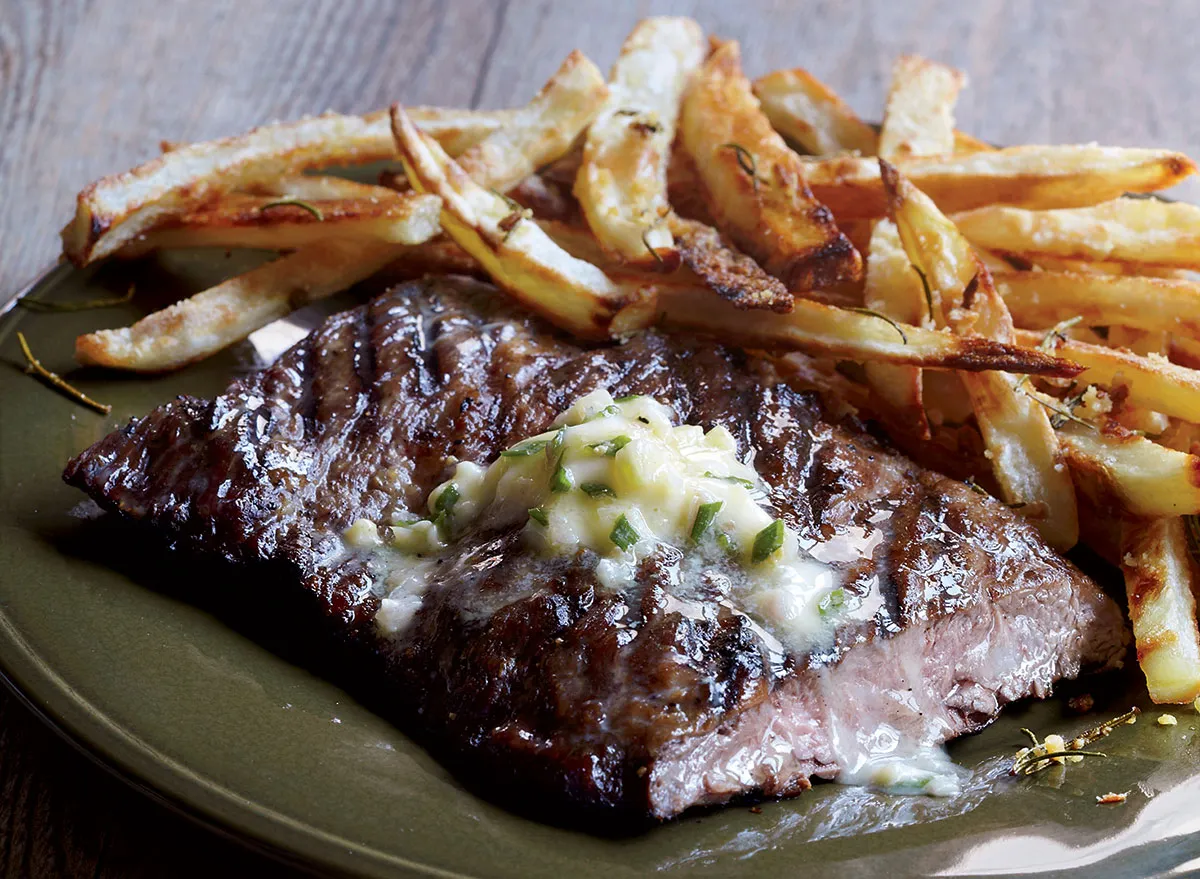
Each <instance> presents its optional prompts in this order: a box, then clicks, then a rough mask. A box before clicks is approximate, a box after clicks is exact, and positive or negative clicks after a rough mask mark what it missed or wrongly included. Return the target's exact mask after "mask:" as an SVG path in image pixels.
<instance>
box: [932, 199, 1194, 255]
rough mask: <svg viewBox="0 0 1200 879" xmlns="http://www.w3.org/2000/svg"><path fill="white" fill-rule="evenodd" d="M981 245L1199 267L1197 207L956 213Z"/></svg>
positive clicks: (1117, 202) (1161, 204)
mask: <svg viewBox="0 0 1200 879" xmlns="http://www.w3.org/2000/svg"><path fill="white" fill-rule="evenodd" d="M954 222H955V223H956V224H957V225H958V228H959V229H961V230H962V233H963V234H964V235H966V236H967V238H968V239H969V240H970V241H971V242H972V243H973V244H978V245H979V246H981V247H987V248H991V249H993V250H1001V251H1005V252H1008V253H1016V254H1020V255H1021V256H1023V257H1025V258H1027V259H1029V260H1031V261H1033V262H1035V263H1036V262H1039V259H1040V258H1041V257H1043V256H1055V257H1059V258H1064V259H1079V260H1089V261H1094V260H1106V261H1112V262H1116V263H1121V264H1126V265H1131V266H1137V267H1141V266H1168V267H1175V268H1185V269H1195V268H1200V207H1197V206H1196V205H1192V204H1185V203H1184V202H1167V201H1162V200H1161V199H1157V198H1118V199H1114V200H1113V201H1109V202H1104V203H1103V204H1098V205H1094V206H1092V207H1081V208H1070V209H1060V210H1048V211H1031V210H1024V209H1021V208H1014V207H1002V206H998V205H994V206H991V207H986V208H978V209H976V210H973V211H968V212H966V213H961V214H957V215H956V216H955V217H954Z"/></svg>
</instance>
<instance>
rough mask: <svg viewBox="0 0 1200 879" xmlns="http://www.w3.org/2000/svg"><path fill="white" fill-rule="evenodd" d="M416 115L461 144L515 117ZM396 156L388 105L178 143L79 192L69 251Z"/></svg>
mask: <svg viewBox="0 0 1200 879" xmlns="http://www.w3.org/2000/svg"><path fill="white" fill-rule="evenodd" d="M414 114H415V116H416V118H417V120H418V124H421V125H423V126H425V127H426V128H427V129H429V130H431V131H433V132H435V134H434V136H435V137H443V138H445V139H446V141H447V142H448V143H450V144H452V145H453V146H455V147H459V146H462V145H463V144H466V143H468V142H473V141H474V140H480V139H482V138H483V137H485V136H486V135H487V133H490V132H491V131H494V130H496V129H498V128H499V127H501V126H502V125H503V124H504V123H505V122H506V121H507V119H508V118H509V114H508V113H507V112H498V113H477V112H475V111H472V110H441V109H437V108H414ZM394 155H395V144H394V143H393V142H392V138H391V131H390V130H389V128H388V118H387V113H386V111H381V112H377V113H370V114H368V115H366V116H339V115H336V114H326V115H324V116H314V117H309V118H307V119H301V120H299V121H297V122H283V123H279V124H277V125H265V126H262V127H260V128H255V129H254V130H252V131H250V132H248V133H246V134H242V135H238V136H236V137H226V138H222V139H220V140H214V141H207V142H205V143H194V144H188V145H186V146H180V147H177V148H176V149H173V150H171V151H170V152H167V153H164V154H163V155H161V156H158V157H157V158H154V159H151V160H150V161H149V162H146V163H145V164H143V165H139V166H138V167H136V168H134V169H133V170H131V171H126V172H124V173H123V174H114V175H112V176H110V177H104V178H101V179H100V180H97V181H96V182H94V183H92V184H91V185H89V186H88V187H87V188H85V189H84V190H83V191H82V192H81V193H79V196H78V198H77V200H76V202H77V203H76V210H75V217H74V219H73V220H72V221H71V222H70V223H69V224H68V225H67V227H66V228H65V229H63V232H62V239H63V252H64V253H65V254H66V255H67V256H68V257H69V258H70V260H71V261H72V262H74V263H75V264H76V265H87V264H88V263H90V262H93V261H95V260H97V259H101V258H102V257H105V256H108V255H110V254H112V253H115V252H116V251H117V250H119V249H120V248H121V247H123V246H124V245H125V244H126V243H128V242H129V241H131V240H133V239H134V238H136V237H137V236H138V235H141V234H143V233H144V232H146V231H147V230H148V229H151V228H152V227H154V226H155V225H157V224H159V223H161V222H162V221H163V220H164V219H166V218H167V217H170V216H172V215H175V214H179V213H183V212H184V211H186V210H188V209H190V208H191V207H194V206H196V205H199V204H202V203H203V202H204V201H206V200H208V199H209V198H211V197H213V196H215V195H219V194H221V193H224V192H229V191H231V190H235V189H245V188H247V187H250V186H253V185H255V184H256V183H260V182H262V181H264V180H272V179H275V178H278V177H283V176H290V175H294V174H298V173H299V172H301V171H304V170H307V169H310V168H320V167H325V166H328V165H350V164H361V163H364V162H376V161H381V160H383V159H390V158H393V157H394Z"/></svg>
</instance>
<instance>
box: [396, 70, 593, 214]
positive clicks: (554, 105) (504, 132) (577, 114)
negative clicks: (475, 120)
mask: <svg viewBox="0 0 1200 879" xmlns="http://www.w3.org/2000/svg"><path fill="white" fill-rule="evenodd" d="M608 94H609V92H608V86H607V85H605V84H604V75H603V74H602V73H600V70H599V69H598V68H597V67H596V65H595V64H593V63H592V62H591V61H589V60H588V58H587V56H586V55H584V54H583V53H582V52H580V51H579V50H578V49H576V50H575V51H574V52H572V53H571V54H570V55H568V56H567V59H566V60H565V61H564V62H563V63H562V66H561V67H559V68H558V70H557V71H556V72H555V74H554V76H552V77H551V78H550V80H549V81H548V82H547V83H546V84H545V85H544V86H542V90H541V91H540V92H538V93H537V96H536V97H535V98H534V99H533V100H532V101H530V102H529V103H528V104H527V105H525V106H524V107H521V108H520V109H518V110H514V111H513V112H512V116H511V118H510V119H509V120H508V122H507V124H505V125H503V126H501V127H500V128H498V129H497V130H496V131H494V132H492V133H491V134H489V135H488V136H487V137H486V138H484V139H483V140H481V141H480V142H479V143H477V144H475V145H474V146H472V147H471V148H470V149H468V150H467V151H466V152H464V153H463V154H462V155H461V156H459V158H458V164H459V166H460V167H461V168H462V169H463V171H465V172H466V173H467V174H468V175H470V177H471V179H472V180H474V181H475V182H476V183H477V184H479V185H480V186H482V187H483V188H484V189H494V190H496V191H497V192H507V191H508V190H510V189H512V188H513V187H514V186H516V185H517V184H518V183H520V182H521V181H522V180H524V179H525V178H526V177H528V176H529V175H530V174H532V173H533V172H534V171H536V170H537V169H538V168H540V167H542V166H543V165H548V164H549V163H551V162H553V161H555V160H556V159H560V158H562V157H563V155H565V154H566V152H567V151H568V150H570V148H571V144H573V143H574V142H575V139H576V138H578V137H579V135H580V134H581V133H582V132H583V130H584V129H585V128H586V127H587V125H588V123H589V122H591V121H592V120H593V119H594V118H595V117H596V114H597V113H599V112H600V108H601V107H603V106H604V102H605V101H606V100H608ZM418 124H419V122H418Z"/></svg>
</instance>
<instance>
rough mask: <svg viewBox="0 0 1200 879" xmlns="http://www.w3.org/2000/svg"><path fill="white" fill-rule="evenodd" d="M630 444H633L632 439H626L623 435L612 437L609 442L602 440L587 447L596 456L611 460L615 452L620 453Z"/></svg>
mask: <svg viewBox="0 0 1200 879" xmlns="http://www.w3.org/2000/svg"><path fill="white" fill-rule="evenodd" d="M631 442H633V438H632V437H628V436H625V434H621V435H620V436H614V437H613V438H612V439H609V440H603V441H602V442H598V443H592V444H591V445H590V446H588V448H589V449H591V450H592V451H594V452H597V453H598V454H601V455H604V456H605V457H607V458H611V457H612V456H613V455H615V454H616V453H617V452H619V451H621V449H623V448H625V447H626V446H627V445H629V444H630V443H631Z"/></svg>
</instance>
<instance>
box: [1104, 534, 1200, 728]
mask: <svg viewBox="0 0 1200 879" xmlns="http://www.w3.org/2000/svg"><path fill="white" fill-rule="evenodd" d="M1121 571H1122V572H1123V573H1124V575H1125V590H1126V594H1127V595H1128V597H1129V622H1130V623H1131V624H1132V627H1133V637H1134V641H1135V643H1136V644H1137V658H1138V665H1140V666H1141V667H1142V672H1143V673H1144V674H1145V675H1146V687H1147V689H1149V691H1150V698H1151V699H1152V700H1154V701H1155V702H1157V703H1160V704H1161V703H1184V702H1192V701H1193V700H1194V699H1196V698H1197V697H1198V696H1200V632H1198V631H1197V629H1196V597H1195V591H1194V590H1195V589H1196V587H1197V586H1200V581H1198V579H1197V571H1196V568H1195V567H1194V562H1193V561H1192V559H1191V551H1190V547H1189V546H1188V535H1187V530H1186V527H1185V524H1184V520H1183V519H1181V518H1179V517H1174V518H1170V519H1141V520H1126V521H1123V522H1122V523H1121Z"/></svg>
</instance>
